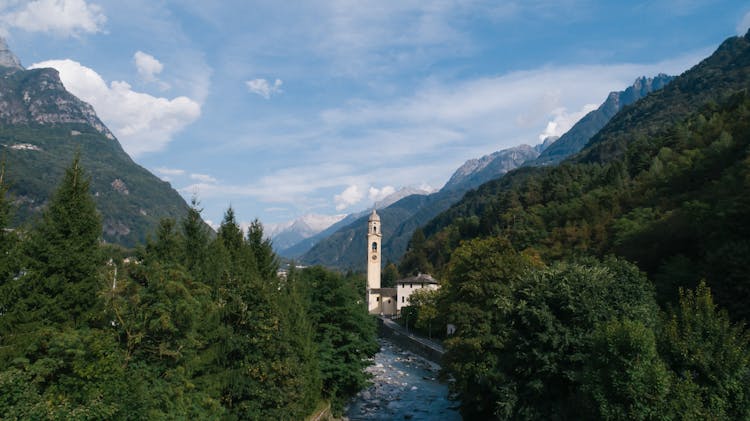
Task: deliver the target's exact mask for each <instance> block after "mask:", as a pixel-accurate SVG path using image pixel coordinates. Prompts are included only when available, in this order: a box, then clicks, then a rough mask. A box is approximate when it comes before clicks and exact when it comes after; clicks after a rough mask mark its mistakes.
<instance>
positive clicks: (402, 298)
mask: <svg viewBox="0 0 750 421" xmlns="http://www.w3.org/2000/svg"><path fill="white" fill-rule="evenodd" d="M405 299H406V298H405V297H404V296H403V295H402V296H401V302H402V303H403V302H404V300H405Z"/></svg>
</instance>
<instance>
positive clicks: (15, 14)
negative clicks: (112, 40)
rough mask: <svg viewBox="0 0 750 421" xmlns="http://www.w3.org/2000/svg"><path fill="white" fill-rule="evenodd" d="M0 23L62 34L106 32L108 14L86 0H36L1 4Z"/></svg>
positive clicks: (31, 30)
mask: <svg viewBox="0 0 750 421" xmlns="http://www.w3.org/2000/svg"><path fill="white" fill-rule="evenodd" d="M0 22H2V25H3V27H4V29H5V30H6V31H7V30H8V29H10V28H19V29H23V30H25V31H28V32H51V33H55V34H58V35H62V36H78V35H80V34H82V33H96V32H102V31H103V28H104V24H105V23H106V22H107V17H106V16H105V15H104V11H103V10H102V8H101V7H100V6H98V5H96V4H93V3H87V2H86V1H85V0H34V1H30V2H20V6H19V5H18V2H4V3H0Z"/></svg>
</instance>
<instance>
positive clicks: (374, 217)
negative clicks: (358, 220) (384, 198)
mask: <svg viewBox="0 0 750 421" xmlns="http://www.w3.org/2000/svg"><path fill="white" fill-rule="evenodd" d="M368 221H380V215H378V213H377V212H375V209H373V210H372V213H371V214H370V219H368Z"/></svg>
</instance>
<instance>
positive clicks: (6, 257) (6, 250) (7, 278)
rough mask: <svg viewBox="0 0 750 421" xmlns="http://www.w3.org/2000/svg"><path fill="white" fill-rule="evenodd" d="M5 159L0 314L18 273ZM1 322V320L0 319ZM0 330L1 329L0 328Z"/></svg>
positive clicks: (0, 177) (0, 167)
mask: <svg viewBox="0 0 750 421" xmlns="http://www.w3.org/2000/svg"><path fill="white" fill-rule="evenodd" d="M7 193H8V184H7V182H6V180H5V160H3V161H2V162H0V314H6V313H7V312H8V307H9V306H10V305H11V304H12V302H13V294H12V291H11V288H12V280H13V277H14V276H16V274H17V273H18V270H19V268H18V259H17V257H18V256H17V243H18V241H17V239H18V237H17V234H16V233H15V232H12V231H11V229H10V227H9V226H10V217H11V207H10V203H9V201H8V197H7ZM0 324H2V321H0ZM0 331H2V330H1V329H0Z"/></svg>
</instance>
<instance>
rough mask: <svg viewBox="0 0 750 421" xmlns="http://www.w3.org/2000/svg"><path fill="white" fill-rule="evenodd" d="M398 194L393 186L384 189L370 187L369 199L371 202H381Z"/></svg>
mask: <svg viewBox="0 0 750 421" xmlns="http://www.w3.org/2000/svg"><path fill="white" fill-rule="evenodd" d="M395 192H396V189H395V188H394V187H393V186H385V187H383V188H382V189H378V188H375V187H370V189H369V190H368V192H367V193H368V194H367V197H368V199H370V201H371V202H379V201H381V200H383V199H385V198H386V197H388V196H390V195H392V194H393V193H395Z"/></svg>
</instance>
